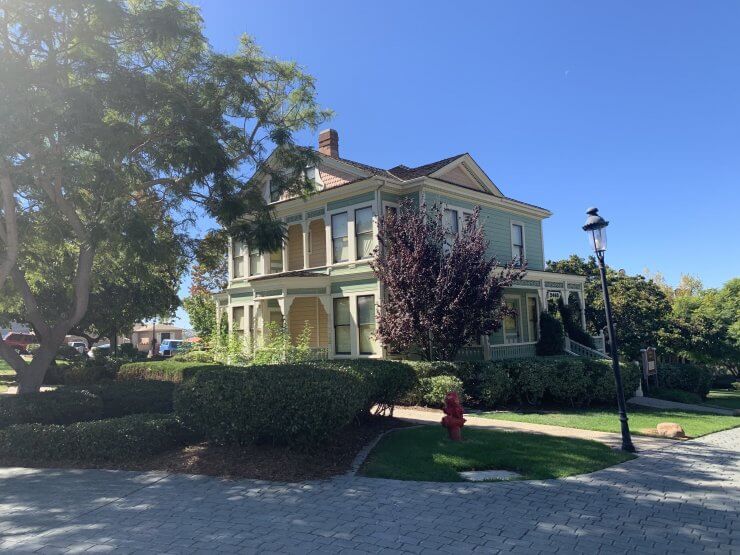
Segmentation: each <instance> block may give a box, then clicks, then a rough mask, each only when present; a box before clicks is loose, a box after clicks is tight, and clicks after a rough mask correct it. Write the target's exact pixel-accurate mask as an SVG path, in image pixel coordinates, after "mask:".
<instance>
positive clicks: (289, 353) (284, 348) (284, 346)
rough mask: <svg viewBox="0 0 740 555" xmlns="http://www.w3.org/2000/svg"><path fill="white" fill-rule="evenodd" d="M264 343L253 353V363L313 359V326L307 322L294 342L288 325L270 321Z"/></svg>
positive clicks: (281, 362) (292, 361)
mask: <svg viewBox="0 0 740 555" xmlns="http://www.w3.org/2000/svg"><path fill="white" fill-rule="evenodd" d="M264 338H265V341H264V344H263V345H260V346H257V347H256V348H255V349H254V353H253V354H252V364H292V363H297V362H306V361H309V360H311V356H312V353H311V326H310V325H308V323H306V325H304V326H303V330H302V331H301V333H300V335H299V336H298V339H297V342H296V343H295V344H293V339H292V338H291V336H290V332H289V331H288V327H287V326H281V325H279V324H277V323H275V322H270V323H269V324H267V325H266V326H265V331H264Z"/></svg>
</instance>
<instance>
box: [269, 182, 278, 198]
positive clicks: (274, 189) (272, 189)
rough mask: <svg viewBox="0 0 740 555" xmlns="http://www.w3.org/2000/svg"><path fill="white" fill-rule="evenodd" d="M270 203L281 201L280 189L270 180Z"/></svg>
mask: <svg viewBox="0 0 740 555" xmlns="http://www.w3.org/2000/svg"><path fill="white" fill-rule="evenodd" d="M269 187H270V202H276V201H278V200H280V188H279V187H278V186H277V184H276V183H275V182H274V181H273V180H272V179H270V185H269Z"/></svg>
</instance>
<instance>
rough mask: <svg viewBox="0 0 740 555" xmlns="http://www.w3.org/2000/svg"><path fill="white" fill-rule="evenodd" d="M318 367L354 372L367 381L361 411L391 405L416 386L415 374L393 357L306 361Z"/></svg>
mask: <svg viewBox="0 0 740 555" xmlns="http://www.w3.org/2000/svg"><path fill="white" fill-rule="evenodd" d="M309 364H312V365H314V366H317V367H320V368H329V369H332V370H337V371H340V372H349V373H353V374H356V375H357V376H359V377H360V378H361V379H362V380H363V381H365V382H366V383H367V387H368V396H367V398H366V401H365V407H364V409H363V410H364V412H370V409H371V408H372V407H373V405H381V406H384V407H393V406H394V405H395V404H397V403H398V402H400V401H401V399H403V398H404V396H405V395H406V394H407V393H408V392H409V391H411V389H412V388H413V387H414V386H415V385H416V383H417V380H416V374H415V373H414V370H413V369H412V368H410V367H409V366H408V365H407V364H404V363H402V362H398V361H394V360H378V359H351V360H325V361H321V362H313V363H309Z"/></svg>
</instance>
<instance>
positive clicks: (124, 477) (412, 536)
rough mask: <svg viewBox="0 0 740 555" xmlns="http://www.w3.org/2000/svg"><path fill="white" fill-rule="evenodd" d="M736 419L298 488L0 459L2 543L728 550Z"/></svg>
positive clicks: (131, 548) (735, 508)
mask: <svg viewBox="0 0 740 555" xmlns="http://www.w3.org/2000/svg"><path fill="white" fill-rule="evenodd" d="M739 447H740V429H738V428H736V429H734V430H728V431H725V432H720V433H717V434H713V435H710V436H705V437H703V438H700V439H697V440H692V441H688V442H682V443H673V444H671V446H669V447H667V448H664V449H662V450H658V451H648V452H644V453H643V454H642V455H641V456H640V457H639V458H637V459H635V460H632V461H629V462H627V463H624V464H621V465H618V466H615V467H612V468H608V469H604V470H601V471H599V472H595V473H593V474H589V475H584V476H579V477H572V478H567V479H564V480H545V481H530V482H525V481H521V482H499V483H476V484H434V483H421V482H395V481H391V480H373V479H369V478H349V477H340V478H336V479H334V480H328V481H323V482H312V483H305V484H297V485H282V484H270V483H260V482H255V481H249V480H242V481H233V482H232V481H224V480H218V479H215V478H206V477H194V476H183V475H179V476H178V475H166V474H158V473H135V472H111V471H99V470H80V471H71V470H29V469H0V534H1V535H2V537H1V538H0V550H2V551H7V552H24V551H34V550H39V552H40V553H44V552H62V551H65V550H66V551H69V552H80V551H83V550H89V551H91V552H95V551H114V550H115V552H116V553H126V552H149V553H152V552H159V553H194V552H204V553H206V552H207V553H214V552H240V553H253V552H291V553H306V552H309V551H312V550H315V551H321V552H326V553H335V552H340V551H347V552H380V551H388V552H395V551H406V552H412V553H418V552H435V551H439V552H445V553H470V552H471V551H481V552H488V553H492V552H499V551H505V552H518V553H537V552H543V553H553V552H555V551H558V552H560V551H563V552H568V553H572V552H582V553H597V552H600V553H622V552H643V553H668V552H670V553H679V552H685V553H698V552H702V551H706V552H709V553H739V552H740V453H739V452H738V449H739Z"/></svg>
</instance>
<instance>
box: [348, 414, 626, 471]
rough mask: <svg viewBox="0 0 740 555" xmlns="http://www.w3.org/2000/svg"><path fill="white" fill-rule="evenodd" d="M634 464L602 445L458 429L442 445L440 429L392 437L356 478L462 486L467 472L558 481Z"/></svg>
mask: <svg viewBox="0 0 740 555" xmlns="http://www.w3.org/2000/svg"><path fill="white" fill-rule="evenodd" d="M631 458H634V456H633V455H631V454H629V453H625V452H623V451H617V450H614V449H610V448H609V447H607V446H606V445H604V444H602V443H597V442H595V441H585V440H581V439H570V438H561V437H550V436H544V435H535V434H526V433H518V432H498V431H493V430H481V429H473V428H464V429H463V441H462V442H460V443H454V442H452V441H450V440H448V439H447V431H446V430H445V429H444V428H442V427H441V426H423V427H421V428H411V429H408V430H401V431H398V432H393V433H391V434H388V435H387V436H385V437H384V438H383V439H382V440H381V442H380V443H379V444H378V445H377V446H376V447H375V449H373V451H372V452H371V453H370V456H369V457H368V459H367V461H366V462H365V464H364V465H363V467H362V469H361V471H360V472H361V474H363V475H364V476H370V477H373V478H393V479H396V480H421V481H433V482H462V481H464V480H463V479H462V478H461V477H460V475H459V474H458V472H461V471H466V470H492V469H496V470H512V471H514V472H518V473H520V474H522V476H523V477H524V478H526V479H545V478H563V477H565V476H572V475H574V474H583V473H586V472H593V471H595V470H599V469H601V468H604V467H607V466H611V465H613V464H617V463H620V462H623V461H626V460H629V459H631Z"/></svg>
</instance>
